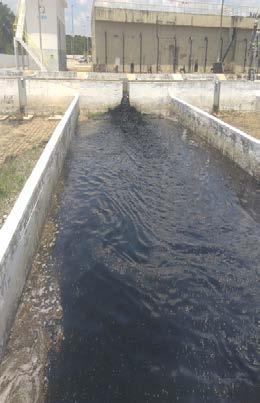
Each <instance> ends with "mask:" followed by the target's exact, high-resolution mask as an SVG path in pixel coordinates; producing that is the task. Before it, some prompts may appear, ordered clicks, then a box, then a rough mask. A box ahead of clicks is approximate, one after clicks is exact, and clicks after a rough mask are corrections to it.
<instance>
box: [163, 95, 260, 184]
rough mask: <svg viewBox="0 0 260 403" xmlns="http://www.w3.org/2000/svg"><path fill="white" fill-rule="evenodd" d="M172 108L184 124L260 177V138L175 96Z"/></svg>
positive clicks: (253, 174)
mask: <svg viewBox="0 0 260 403" xmlns="http://www.w3.org/2000/svg"><path fill="white" fill-rule="evenodd" d="M171 110H172V112H173V113H174V114H175V115H176V116H177V117H178V119H179V122H180V123H181V124H182V125H183V126H184V127H186V128H188V129H190V130H192V131H193V132H195V133H197V134H198V135H199V136H201V137H203V138H204V139H205V140H206V141H207V142H208V143H210V144H211V145H212V146H213V147H215V148H216V149H218V150H220V151H221V153H223V154H224V155H226V156H228V157H229V158H230V159H231V160H232V161H234V162H235V163H236V164H237V165H239V166H240V167H241V168H242V169H243V170H245V171H246V172H247V173H249V174H250V175H251V176H253V177H255V178H256V179H257V180H260V140H257V139H255V138H254V137H251V136H249V135H248V134H246V133H244V132H242V131H241V130H239V129H236V128H235V127H233V126H230V125H229V124H227V123H225V122H223V121H222V120H220V119H217V118H216V117H214V116H212V115H209V114H208V113H207V112H204V111H202V110H201V109H199V108H197V107H194V106H192V105H190V104H188V103H187V102H185V101H183V100H181V99H178V98H176V97H172V99H171Z"/></svg>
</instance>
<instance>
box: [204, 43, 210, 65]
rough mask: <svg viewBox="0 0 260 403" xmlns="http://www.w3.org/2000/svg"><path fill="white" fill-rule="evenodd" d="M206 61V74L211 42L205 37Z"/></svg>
mask: <svg viewBox="0 0 260 403" xmlns="http://www.w3.org/2000/svg"><path fill="white" fill-rule="evenodd" d="M204 40H205V60H204V73H206V71H207V62H208V45H209V40H208V37H207V36H205V39H204Z"/></svg>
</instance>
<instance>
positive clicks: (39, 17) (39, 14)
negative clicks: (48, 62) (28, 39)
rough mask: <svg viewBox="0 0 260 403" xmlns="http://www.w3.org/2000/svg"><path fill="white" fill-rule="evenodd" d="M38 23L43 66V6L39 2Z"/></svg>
mask: <svg viewBox="0 0 260 403" xmlns="http://www.w3.org/2000/svg"><path fill="white" fill-rule="evenodd" d="M38 22H39V39H40V51H41V64H42V65H43V52H42V18H41V6H40V1H39V0H38Z"/></svg>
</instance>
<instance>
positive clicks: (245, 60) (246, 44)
mask: <svg viewBox="0 0 260 403" xmlns="http://www.w3.org/2000/svg"><path fill="white" fill-rule="evenodd" d="M244 42H245V57H244V68H243V73H245V72H246V62H247V48H248V41H247V38H245V39H244Z"/></svg>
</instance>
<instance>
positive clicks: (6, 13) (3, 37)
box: [0, 1, 15, 54]
mask: <svg viewBox="0 0 260 403" xmlns="http://www.w3.org/2000/svg"><path fill="white" fill-rule="evenodd" d="M14 21H15V15H14V13H13V12H12V11H11V10H10V8H9V7H8V6H7V5H5V4H3V3H2V2H1V1H0V53H7V54H12V53H13V52H14V48H13V36H14V34H13V25H14Z"/></svg>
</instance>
